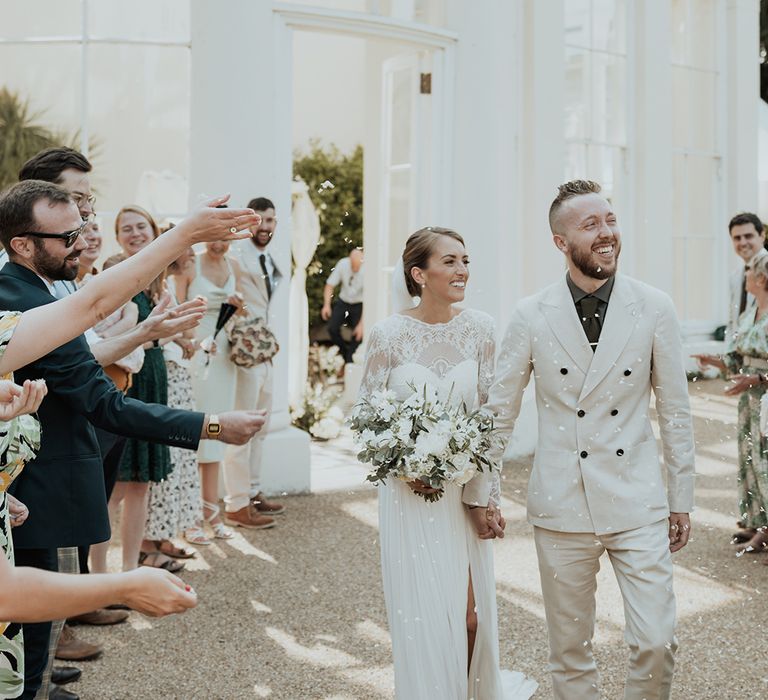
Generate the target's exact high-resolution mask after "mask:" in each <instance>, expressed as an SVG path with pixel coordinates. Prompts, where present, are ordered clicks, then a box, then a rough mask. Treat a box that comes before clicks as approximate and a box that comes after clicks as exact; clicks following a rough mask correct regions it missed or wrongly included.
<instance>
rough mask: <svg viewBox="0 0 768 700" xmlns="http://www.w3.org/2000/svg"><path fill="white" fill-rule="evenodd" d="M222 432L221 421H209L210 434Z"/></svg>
mask: <svg viewBox="0 0 768 700" xmlns="http://www.w3.org/2000/svg"><path fill="white" fill-rule="evenodd" d="M220 432H221V425H220V424H219V423H208V433H209V434H210V435H218V434H219V433H220Z"/></svg>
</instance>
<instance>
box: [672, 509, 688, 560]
mask: <svg viewBox="0 0 768 700" xmlns="http://www.w3.org/2000/svg"><path fill="white" fill-rule="evenodd" d="M690 535H691V517H690V515H688V513H670V514H669V551H670V552H672V553H674V552H677V551H679V550H681V549H682V548H683V547H685V545H687V544H688V538H689V537H690Z"/></svg>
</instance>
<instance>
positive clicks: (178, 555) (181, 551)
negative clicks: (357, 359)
mask: <svg viewBox="0 0 768 700" xmlns="http://www.w3.org/2000/svg"><path fill="white" fill-rule="evenodd" d="M152 543H153V544H154V545H155V547H156V548H157V551H158V552H162V553H163V554H165V556H166V557H171V558H173V559H194V558H195V557H196V556H197V552H196V551H195V550H194V549H187V548H186V547H177V546H176V545H175V544H174V543H173V542H171V541H170V540H153V542H152Z"/></svg>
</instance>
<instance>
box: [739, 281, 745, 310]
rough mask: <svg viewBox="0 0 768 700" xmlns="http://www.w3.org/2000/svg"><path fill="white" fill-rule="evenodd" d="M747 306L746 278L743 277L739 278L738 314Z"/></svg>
mask: <svg viewBox="0 0 768 700" xmlns="http://www.w3.org/2000/svg"><path fill="white" fill-rule="evenodd" d="M746 308H747V278H746V277H744V278H742V280H741V301H740V302H739V316H741V314H743V313H744V309H746Z"/></svg>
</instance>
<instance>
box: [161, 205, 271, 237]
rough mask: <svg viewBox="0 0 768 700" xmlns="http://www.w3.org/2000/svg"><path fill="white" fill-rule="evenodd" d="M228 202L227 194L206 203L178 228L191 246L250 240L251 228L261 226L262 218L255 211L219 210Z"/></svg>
mask: <svg viewBox="0 0 768 700" xmlns="http://www.w3.org/2000/svg"><path fill="white" fill-rule="evenodd" d="M228 201H229V195H228V194H227V195H224V196H223V197H216V198H214V199H212V200H210V201H209V202H206V204H205V205H204V206H202V207H200V208H199V209H197V210H195V211H193V212H192V213H191V214H190V215H189V216H187V218H185V219H184V221H182V222H181V223H180V224H179V225H178V226H176V228H177V229H179V230H180V233H183V234H185V235H186V237H187V240H188V241H189V244H190V245H192V244H193V243H205V242H206V241H239V240H241V239H243V238H250V237H251V235H252V234H251V232H250V230H249V228H254V229H256V228H258V227H259V226H260V225H261V217H260V216H259V215H258V214H257V213H256V212H255V211H253V209H230V208H224V209H218V208H217V207H218V206H219V205H221V204H226V203H227V202H228ZM233 229H234V231H233Z"/></svg>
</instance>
